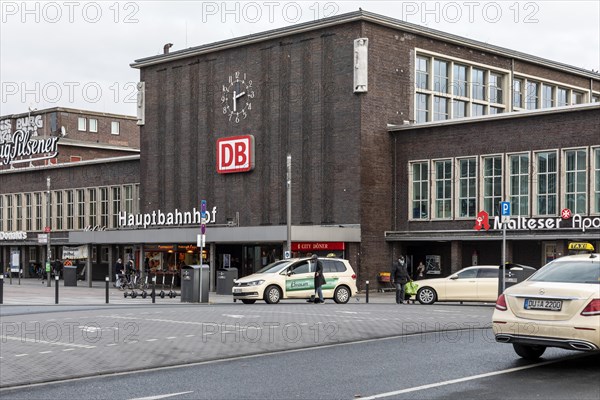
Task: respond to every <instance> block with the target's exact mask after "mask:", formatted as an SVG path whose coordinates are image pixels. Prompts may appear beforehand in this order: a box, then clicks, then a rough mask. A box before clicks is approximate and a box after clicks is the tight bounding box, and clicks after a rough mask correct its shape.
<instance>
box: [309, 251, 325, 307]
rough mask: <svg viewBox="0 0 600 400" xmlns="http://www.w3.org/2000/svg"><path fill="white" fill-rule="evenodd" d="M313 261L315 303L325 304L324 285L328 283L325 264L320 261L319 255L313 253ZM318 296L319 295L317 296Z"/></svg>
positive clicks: (311, 259)
mask: <svg viewBox="0 0 600 400" xmlns="http://www.w3.org/2000/svg"><path fill="white" fill-rule="evenodd" d="M310 261H311V263H313V269H314V271H315V304H317V303H321V304H323V303H324V302H325V300H324V299H323V288H322V286H323V285H324V284H325V283H326V282H325V277H324V276H323V264H322V263H321V261H319V256H317V255H316V254H313V255H312V256H311V257H310ZM317 296H318V297H317Z"/></svg>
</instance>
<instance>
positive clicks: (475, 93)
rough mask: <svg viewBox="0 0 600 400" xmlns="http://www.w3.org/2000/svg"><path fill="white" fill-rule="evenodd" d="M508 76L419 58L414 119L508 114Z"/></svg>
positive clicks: (416, 72) (418, 120) (450, 61)
mask: <svg viewBox="0 0 600 400" xmlns="http://www.w3.org/2000/svg"><path fill="white" fill-rule="evenodd" d="M507 74H508V72H506V73H503V72H499V71H497V70H492V69H486V68H480V67H473V66H469V65H465V64H463V63H458V62H454V61H452V60H447V59H445V60H444V59H438V58H437V57H436V56H429V55H424V54H419V55H418V56H417V57H416V67H415V109H414V110H415V111H414V113H415V117H414V119H415V121H417V123H423V122H429V121H443V120H447V119H450V118H464V117H467V116H479V115H486V114H499V113H502V112H505V111H504V109H505V107H506V104H505V101H506V99H505V97H506V96H504V87H503V85H504V83H505V81H504V79H506V76H507ZM488 87H489V88H490V89H489V93H488ZM475 102H477V103H478V104H477V105H475ZM492 104H493V106H494V107H495V108H491V105H492Z"/></svg>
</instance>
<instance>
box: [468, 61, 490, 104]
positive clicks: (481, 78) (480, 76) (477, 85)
mask: <svg viewBox="0 0 600 400" xmlns="http://www.w3.org/2000/svg"><path fill="white" fill-rule="evenodd" d="M471 82H472V87H473V94H472V96H473V98H474V99H476V100H485V99H486V98H485V71H483V70H481V69H477V68H473V69H472V70H471Z"/></svg>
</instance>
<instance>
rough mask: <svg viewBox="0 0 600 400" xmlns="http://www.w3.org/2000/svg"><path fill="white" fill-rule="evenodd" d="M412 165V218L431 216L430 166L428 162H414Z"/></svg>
mask: <svg viewBox="0 0 600 400" xmlns="http://www.w3.org/2000/svg"><path fill="white" fill-rule="evenodd" d="M411 167H412V174H411V176H412V218H413V219H427V218H428V216H429V213H428V210H429V168H428V163H427V162H420V163H414V164H412V165H411Z"/></svg>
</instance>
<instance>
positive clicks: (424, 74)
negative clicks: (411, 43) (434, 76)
mask: <svg viewBox="0 0 600 400" xmlns="http://www.w3.org/2000/svg"><path fill="white" fill-rule="evenodd" d="M416 78H417V82H416V85H417V88H419V89H429V59H428V58H424V57H417V77H416Z"/></svg>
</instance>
